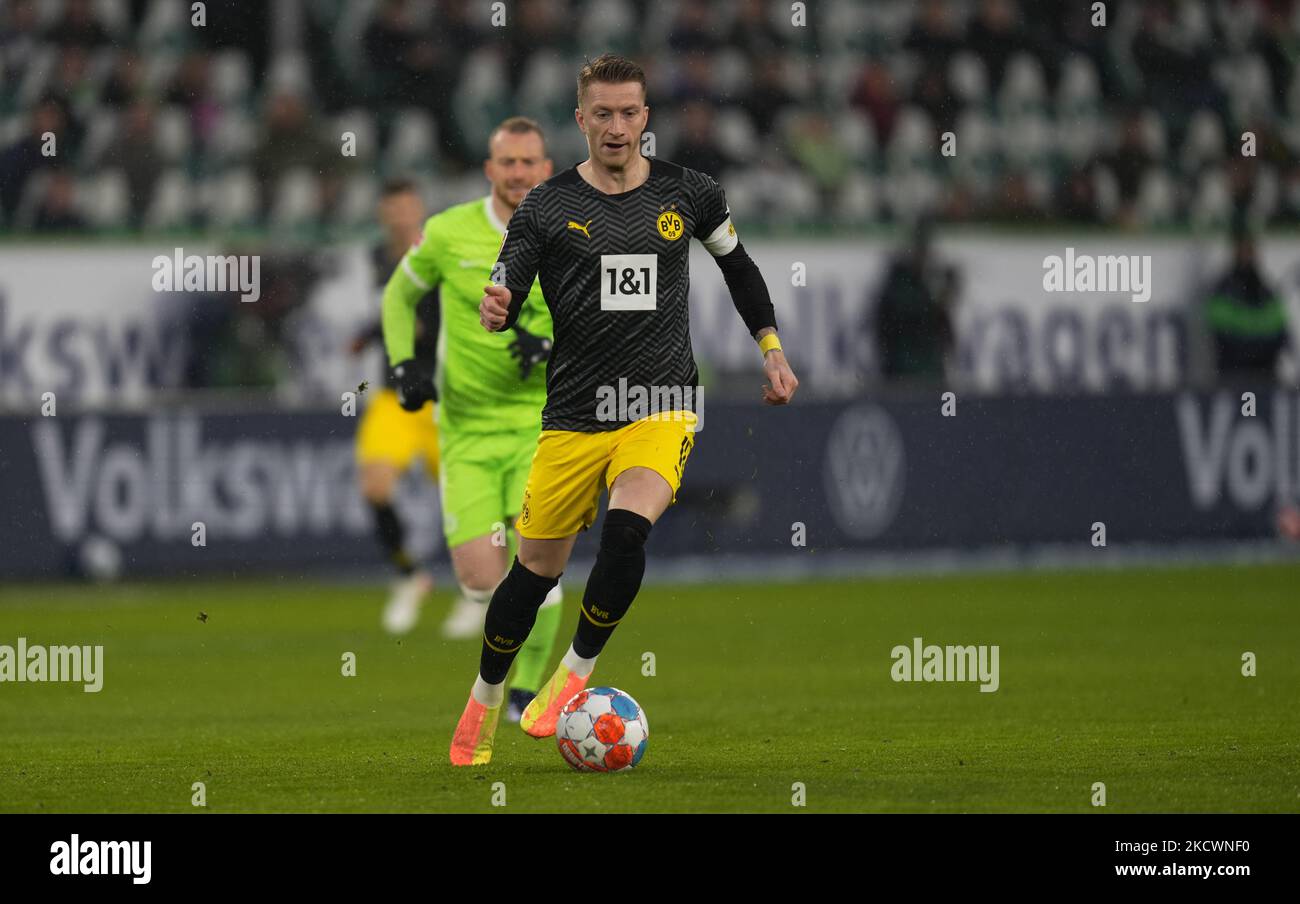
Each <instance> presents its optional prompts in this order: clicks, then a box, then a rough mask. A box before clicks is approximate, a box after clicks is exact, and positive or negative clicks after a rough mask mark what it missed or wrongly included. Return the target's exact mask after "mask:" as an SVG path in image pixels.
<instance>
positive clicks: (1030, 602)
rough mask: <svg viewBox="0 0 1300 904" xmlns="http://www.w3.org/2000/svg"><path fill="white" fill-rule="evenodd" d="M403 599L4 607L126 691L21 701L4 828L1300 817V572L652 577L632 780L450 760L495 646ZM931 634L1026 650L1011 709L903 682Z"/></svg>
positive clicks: (3, 777) (260, 590)
mask: <svg viewBox="0 0 1300 904" xmlns="http://www.w3.org/2000/svg"><path fill="white" fill-rule="evenodd" d="M651 572H653V561H652V562H651ZM566 591H567V593H566V601H565V608H566V612H565V621H564V627H563V628H562V631H561V635H560V642H559V643H557V647H558V646H562V645H563V644H564V643H566V642H567V639H568V637H569V635H570V633H571V631H572V627H573V624H574V618H575V617H576V601H577V599H578V597H579V596H580V593H581V587H579V586H575V585H573V584H566ZM383 597H384V591H383V589H382V588H379V587H377V586H376V587H367V586H363V585H355V584H353V585H340V584H330V583H324V582H319V581H314V582H302V581H251V580H250V581H233V580H232V581H216V580H197V579H196V580H191V581H185V582H168V583H141V584H123V585H110V586H103V587H96V586H90V585H72V584H9V585H8V586H6V587H4V588H0V644H6V645H9V646H14V645H15V644H16V643H17V640H18V638H19V637H22V638H25V642H26V644H27V645H29V646H30V645H35V644H44V645H49V646H53V645H60V644H79V645H80V644H89V645H102V646H103V687H102V689H101V690H100V691H99V692H97V693H86V692H85V691H84V690H83V687H82V686H81V685H79V684H70V683H57V684H56V683H49V682H47V683H21V684H19V683H9V682H5V683H3V684H0V736H3V738H4V743H3V744H0V811H5V812H136V811H145V812H177V813H180V812H205V811H206V812H245V811H295V812H297V811H308V812H318V811H319V812H355V811H367V812H387V811H420V812H620V811H631V812H649V811H678V812H680V811H685V812H755V811H764V812H794V813H799V812H833V811H838V812H864V811H866V812H878V811H885V812H918V811H919V812H954V811H955V812H987V811H1013V812H1020V811H1053V812H1076V813H1082V812H1126V813H1132V812H1169V811H1175V812H1186V811H1192V812H1225V811H1230V812H1261V811H1268V812H1277V811H1281V812H1297V811H1300V706H1298V704H1300V563H1296V564H1288V565H1269V566H1253V567H1217V566H1216V567H1210V566H1207V567H1198V568H1180V569H1152V570H1132V571H1104V572H1035V573H1027V574H967V575H956V576H928V577H912V578H880V579H874V578H873V579H862V580H853V581H825V582H799V583H753V584H740V583H720V584H715V585H687V586H671V585H659V584H653V585H647V586H645V587H644V588H643V589H642V592H641V595H640V596H639V597H638V599H637V601H636V603H635V605H634V606H633V608H632V610H631V612H630V613H629V617H628V619H627V621H626V622H625V623H624V624H623V626H621V627H620V628H619V630H618V631H617V632H616V633H615V635H614V637H613V640H612V641H611V642H610V645H609V646H608V647H607V648H606V651H605V653H604V655H603V656H602V657H601V660H600V663H599V665H598V666H597V671H596V674H595V676H594V677H593V681H592V685H593V686H594V685H599V684H607V685H613V686H615V687H619V688H621V689H623V690H625V691H627V692H628V693H630V694H632V696H634V697H635V698H636V699H637V700H638V701H639V702H640V703H641V705H642V706H643V707H644V709H645V711H646V715H647V717H648V721H649V726H650V741H649V747H648V750H647V753H646V756H645V759H644V761H643V762H642V764H641V765H640V766H639V767H638V768H636V769H634V770H632V771H630V772H627V773H623V774H617V775H589V774H578V773H576V772H573V771H572V770H571V769H570V768H569V767H568V766H567V765H566V764H565V763H564V761H563V760H562V759H561V757H560V755H559V753H558V752H557V750H556V748H555V744H554V741H553V740H552V739H547V740H544V741H537V740H533V739H532V738H529V737H527V736H525V735H524V734H523V733H522V732H521V731H520V730H519V729H518V727H517V726H514V725H510V724H507V723H505V721H504V719H503V721H502V724H501V726H500V728H499V729H498V732H497V743H496V750H495V754H494V759H493V761H492V763H491V764H490V765H489V766H486V767H480V768H473V769H456V768H453V767H452V766H450V765H449V763H448V761H447V748H448V743H449V741H450V738H451V731H452V728H453V726H454V724H455V722H456V719H457V717H458V716H459V714H460V711H461V708H462V707H463V705H464V703H465V699H466V696H467V694H468V691H469V686H470V684H471V683H472V681H473V677H474V670H475V668H476V665H477V660H478V644H477V643H476V642H463V641H461V642H446V641H443V640H441V638H440V637H439V636H438V625H439V623H440V621H441V618H442V616H443V614H444V613H445V611H446V608H447V606H448V604H449V603H450V599H451V597H450V594H449V593H448V592H446V591H441V592H438V593H437V594H436V595H435V597H434V598H433V599H432V601H431V602H430V604H429V605H428V606H426V608H425V612H424V618H423V620H422V622H421V624H420V625H419V627H418V628H417V629H416V630H415V631H414V632H413V633H412V634H411V635H410V636H408V637H406V638H404V639H402V640H400V641H398V640H395V639H391V638H389V637H386V636H385V635H384V634H382V633H381V631H380V629H379V609H380V606H381V605H382V602H383ZM917 637H920V638H922V642H923V644H925V645H930V644H934V645H939V646H945V645H974V646H985V647H986V648H989V649H991V648H992V647H993V646H996V647H997V648H998V659H997V662H998V676H997V689H996V691H993V692H981V690H980V682H979V681H971V680H966V681H945V682H938V681H930V682H927V681H911V682H904V681H895V680H894V678H893V677H891V671H895V670H896V660H895V659H894V658H893V657H892V655H891V651H893V650H894V648H895V647H899V646H903V647H907V648H909V649H910V648H911V647H912V644H913V638H917ZM560 652H562V650H561V649H557V650H556V651H555V654H554V656H553V660H554V659H558V656H559V654H560ZM348 653H351V654H354V655H355V665H356V674H355V676H354V677H345V676H344V675H343V671H344V668H343V667H344V660H345V657H346V654H348ZM1245 653H1253V654H1254V656H1255V658H1256V668H1257V674H1256V675H1254V676H1253V677H1248V676H1244V675H1243V674H1242V671H1243V654H1245ZM647 654H649V655H647ZM651 671H652V672H653V674H647V672H651ZM949 677H951V676H949ZM968 677H970V676H968ZM196 782H202V783H203V790H204V793H205V795H206V807H205V808H199V807H195V806H194V805H193V803H192V800H193V798H194V796H195V793H196V792H195V790H194V783H196ZM1098 782H1100V783H1104V785H1105V807H1104V808H1103V807H1095V806H1094V800H1096V799H1097V793H1098V792H1097V791H1096V790H1094V786H1095V783H1098ZM796 783H799V784H796ZM800 799H802V802H803V803H804V806H796V805H795V803H797V802H798V801H799V800H800ZM501 804H504V805H503V806H501Z"/></svg>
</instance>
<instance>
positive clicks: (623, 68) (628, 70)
mask: <svg viewBox="0 0 1300 904" xmlns="http://www.w3.org/2000/svg"><path fill="white" fill-rule="evenodd" d="M592 82H605V83H606V84H610V85H618V84H621V83H623V82H637V83H639V84H640V85H641V95H642V96H643V97H644V96H645V90H646V88H645V70H644V69H642V68H641V67H640V66H638V65H637V64H636V63H634V62H633V61H632V60H629V59H628V58H627V57H622V56H619V55H618V54H616V53H602V54H601V55H600V56H598V57H596V58H595V59H594V60H587V62H586V63H584V64H583V66H582V70H581V71H580V72H579V73H578V106H579V107H581V106H582V95H583V94H584V93H586V91H587V86H588V85H590V84H591V83H592Z"/></svg>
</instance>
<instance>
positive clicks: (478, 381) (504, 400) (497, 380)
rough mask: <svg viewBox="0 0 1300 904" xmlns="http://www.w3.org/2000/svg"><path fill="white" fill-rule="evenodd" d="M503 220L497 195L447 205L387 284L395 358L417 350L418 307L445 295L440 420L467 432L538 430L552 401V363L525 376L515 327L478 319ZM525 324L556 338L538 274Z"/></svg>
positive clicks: (388, 342)
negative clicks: (436, 291)
mask: <svg viewBox="0 0 1300 904" xmlns="http://www.w3.org/2000/svg"><path fill="white" fill-rule="evenodd" d="M504 233H505V224H503V223H502V222H501V221H500V220H499V219H497V217H496V215H495V214H494V212H493V211H492V206H491V198H481V199H479V200H477V201H470V202H468V203H465V204H458V205H456V206H455V207H449V208H447V209H446V210H444V211H443V212H442V213H439V214H436V215H435V216H432V217H430V218H429V220H428V221H427V222H426V223H425V224H424V237H423V240H422V241H421V242H420V244H419V245H416V246H415V247H413V248H411V250H409V251H407V252H406V255H405V256H404V257H403V258H402V261H401V263H400V264H399V265H398V266H397V269H396V270H394V271H393V275H392V277H390V278H389V280H388V284H387V285H386V286H385V287H384V302H383V319H384V345H385V347H386V349H387V351H388V361H389V363H390V364H398V363H400V362H402V361H405V360H407V359H409V358H412V357H413V356H414V354H415V307H416V304H417V303H418V302H419V300H420V299H421V298H422V297H423V296H424V295H425V293H427V292H428V291H430V290H431V289H432V288H434V287H435V286H438V287H440V292H441V296H442V318H441V326H440V328H439V330H438V350H437V367H436V371H435V373H434V383H435V385H436V386H437V388H438V405H437V411H438V426H439V429H441V430H451V431H462V432H469V433H500V432H513V431H538V430H540V429H541V412H542V407H543V406H544V405H545V404H546V363H545V362H542V363H541V364H538V365H537V366H535V367H534V368H533V369H532V372H531V373H530V374H529V375H528V378H527V379H522V378H521V377H520V368H519V362H518V359H516V358H515V357H514V356H513V355H511V353H510V350H509V349H510V344H511V343H512V342H513V341H514V340H515V338H516V336H515V332H514V331H513V330H506V331H505V332H501V333H492V332H488V331H487V330H485V329H484V328H483V326H482V324H480V323H479V315H478V306H479V302H480V301H482V299H483V287H484V286H486V285H488V284H489V283H490V282H491V281H492V280H491V276H492V266H493V264H494V263H496V257H497V252H498V251H499V250H500V249H501V238H502V235H503V234H504ZM519 326H520V327H522V328H523V329H524V330H527V331H528V332H530V333H532V334H533V335H535V336H541V337H545V338H547V339H550V338H551V336H552V326H551V313H550V311H549V310H548V309H547V307H546V303H545V302H544V301H543V300H542V293H541V288H540V287H539V286H538V284H537V282H536V281H534V282H533V285H532V288H531V289H530V291H529V294H528V298H527V299H526V300H525V302H524V306H523V310H522V311H521V313H520V315H519Z"/></svg>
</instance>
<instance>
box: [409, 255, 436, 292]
mask: <svg viewBox="0 0 1300 904" xmlns="http://www.w3.org/2000/svg"><path fill="white" fill-rule="evenodd" d="M402 272H403V273H405V274H406V278H407V279H409V280H410V281H411V282H413V283H415V285H416V286H418V287H419V288H421V289H423V290H424V291H426V292H428V291H429V290H430V289H432V288H433V286H431V285H429V284H428V283H427V282H425V281H424V280H422V279H420V277H418V276H416V275H415V271H414V270H412V269H411V257H410V255H408V254H404V255H402Z"/></svg>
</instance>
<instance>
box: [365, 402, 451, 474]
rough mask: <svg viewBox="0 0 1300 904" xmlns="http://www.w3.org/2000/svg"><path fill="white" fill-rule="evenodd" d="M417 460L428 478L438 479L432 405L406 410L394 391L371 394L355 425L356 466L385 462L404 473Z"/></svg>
mask: <svg viewBox="0 0 1300 904" xmlns="http://www.w3.org/2000/svg"><path fill="white" fill-rule="evenodd" d="M417 457H419V458H421V459H423V461H424V467H425V470H426V471H427V472H428V474H429V476H430V477H431V478H434V477H437V476H438V425H437V424H436V423H435V422H434V419H433V403H432V402H427V403H426V404H425V406H424V407H423V408H421V409H420V410H419V411H407V410H406V409H404V408H403V407H402V406H401V405H400V404H399V403H398V401H397V391H396V390H394V389H381V390H379V392H377V393H375V397H374V398H373V399H371V400H370V404H369V405H367V406H366V408H365V411H363V412H362V413H361V423H360V424H359V425H358V426H357V463H358V464H361V465H365V464H369V463H370V462H387V463H389V464H391V465H393V466H394V467H396V468H398V469H399V470H402V471H405V470H406V469H407V468H409V467H410V466H411V462H413V461H414V460H415V459H416V458H417Z"/></svg>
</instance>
